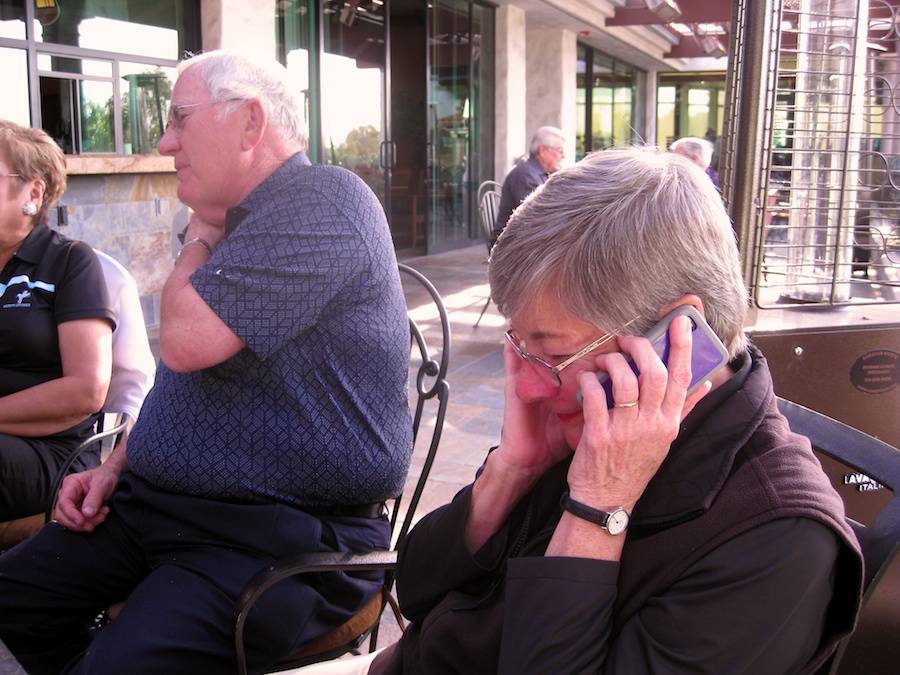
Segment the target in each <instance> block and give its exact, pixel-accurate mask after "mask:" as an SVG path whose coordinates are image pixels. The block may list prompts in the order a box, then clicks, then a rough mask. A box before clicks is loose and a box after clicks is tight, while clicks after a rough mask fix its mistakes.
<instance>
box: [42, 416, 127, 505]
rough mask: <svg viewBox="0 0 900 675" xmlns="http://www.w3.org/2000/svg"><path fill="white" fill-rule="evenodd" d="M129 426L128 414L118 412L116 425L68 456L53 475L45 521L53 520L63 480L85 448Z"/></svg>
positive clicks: (115, 434) (83, 443)
mask: <svg viewBox="0 0 900 675" xmlns="http://www.w3.org/2000/svg"><path fill="white" fill-rule="evenodd" d="M102 414H103V413H101V415H102ZM127 427H128V415H126V414H125V413H117V415H116V424H115V426H113V427H111V428H109V429H103V430H101V431H98V432H96V433H95V434H94V435H92V436H91V437H90V438H86V439H85V440H84V441H82V442H81V444H80V445H79V446H78V447H76V448H75V449H74V450H73V451H72V452H71V453H70V454H69V456H68V457H67V458H66V461H65V462H63V465H62V466H61V467H60V468H59V470H58V471H57V472H56V476H54V477H53V484H52V485H51V486H50V502H49V503H48V504H47V509H46V511H45V512H44V523H49V522H50V521H51V520H53V509H55V508H56V498H57V496H58V494H59V488H61V487H62V483H63V481H64V480H65V478H66V476H68V475H69V470H70V469H71V468H72V465H73V464H74V463H75V460H76V459H78V458H79V457H81V455H82V454H83V453H84V452H85V450H87V449H88V448H90V447H91V446H92V445H94V444H95V443H99V442H101V441H102V440H103V439H104V438H109V437H110V436H118V435H119V434H122V433H124V432H125V429H126V428H127ZM117 440H118V439H117Z"/></svg>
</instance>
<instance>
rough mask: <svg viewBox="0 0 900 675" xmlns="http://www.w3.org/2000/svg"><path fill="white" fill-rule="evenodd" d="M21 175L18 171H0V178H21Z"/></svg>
mask: <svg viewBox="0 0 900 675" xmlns="http://www.w3.org/2000/svg"><path fill="white" fill-rule="evenodd" d="M21 177H22V175H21V174H18V173H0V178H21Z"/></svg>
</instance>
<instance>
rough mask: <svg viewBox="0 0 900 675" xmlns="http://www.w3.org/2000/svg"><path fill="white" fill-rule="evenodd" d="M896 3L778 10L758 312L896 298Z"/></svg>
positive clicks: (849, 2) (788, 5)
mask: <svg viewBox="0 0 900 675" xmlns="http://www.w3.org/2000/svg"><path fill="white" fill-rule="evenodd" d="M898 4H900V0H785V2H783V3H776V6H775V12H776V15H775V18H774V21H773V23H772V30H773V31H774V34H775V36H776V40H775V53H776V54H777V59H776V60H775V64H774V67H771V68H766V69H764V74H763V78H764V79H765V80H766V81H765V82H764V83H763V89H764V91H765V92H766V94H765V96H764V98H765V101H764V105H765V110H764V114H763V118H764V119H763V122H762V127H763V133H762V143H761V148H760V150H761V157H759V158H758V159H759V162H760V163H759V166H760V167H761V175H760V180H759V182H758V183H757V185H758V190H759V191H758V193H757V194H758V196H757V199H756V206H757V208H756V213H755V222H753V223H752V224H751V226H752V227H753V228H754V231H753V233H752V237H750V238H748V239H746V241H752V242H753V243H754V245H753V251H752V255H751V256H749V258H748V260H749V263H750V266H751V269H750V275H749V280H750V286H751V289H752V292H753V297H754V300H755V302H756V304H757V305H758V306H759V307H763V308H766V307H776V306H778V307H783V306H786V305H809V304H822V305H846V304H871V303H893V302H900V59H898V54H897V41H898V39H900V32H898V31H900V17H898V7H897V5H898ZM736 171H740V167H737V168H736Z"/></svg>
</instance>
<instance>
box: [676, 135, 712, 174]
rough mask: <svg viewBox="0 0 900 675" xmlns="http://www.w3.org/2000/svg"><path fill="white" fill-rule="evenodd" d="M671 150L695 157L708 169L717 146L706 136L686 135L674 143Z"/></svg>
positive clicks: (696, 160) (695, 159)
mask: <svg viewBox="0 0 900 675" xmlns="http://www.w3.org/2000/svg"><path fill="white" fill-rule="evenodd" d="M669 150H671V151H672V152H678V153H681V154H682V155H684V156H685V157H688V158H689V159H693V160H694V161H695V162H699V163H700V164H701V166H702V168H704V169H708V168H709V165H710V164H711V163H712V156H713V150H715V148H714V146H713V144H712V143H710V142H709V141H708V140H706V139H705V138H697V137H696V136H685V137H684V138H679V139H678V140H677V141H675V142H674V143H672V145H670V146H669Z"/></svg>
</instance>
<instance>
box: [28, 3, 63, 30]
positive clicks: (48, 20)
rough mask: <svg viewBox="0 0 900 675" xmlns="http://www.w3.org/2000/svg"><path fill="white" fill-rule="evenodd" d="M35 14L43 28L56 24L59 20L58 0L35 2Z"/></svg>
mask: <svg viewBox="0 0 900 675" xmlns="http://www.w3.org/2000/svg"><path fill="white" fill-rule="evenodd" d="M34 9H35V14H36V15H37V19H38V21H40V22H41V25H42V26H49V25H51V24H53V23H56V20H57V19H58V18H59V2H58V0H34Z"/></svg>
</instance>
